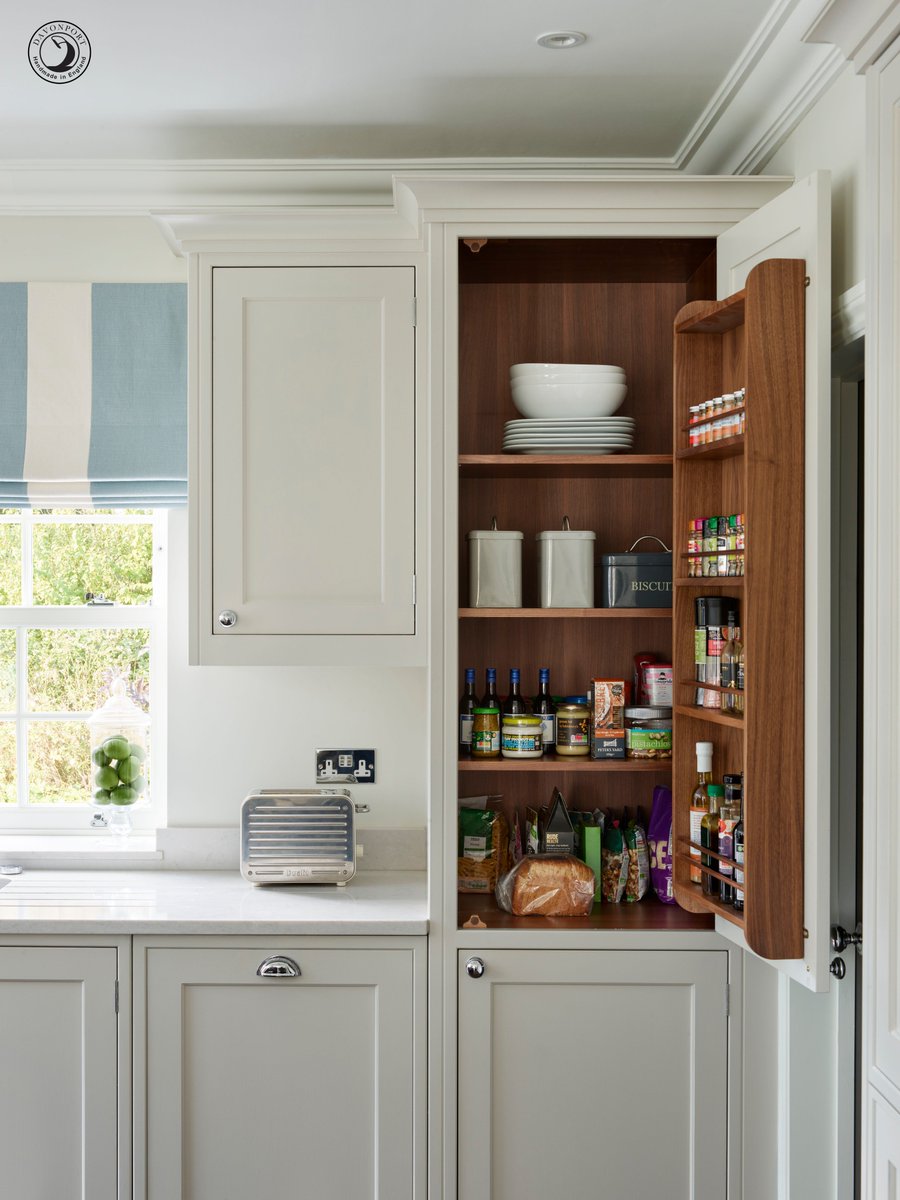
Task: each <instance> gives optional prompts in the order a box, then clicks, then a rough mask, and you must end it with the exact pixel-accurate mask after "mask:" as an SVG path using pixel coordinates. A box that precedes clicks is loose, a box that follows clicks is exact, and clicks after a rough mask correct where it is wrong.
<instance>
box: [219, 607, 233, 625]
mask: <svg viewBox="0 0 900 1200" xmlns="http://www.w3.org/2000/svg"><path fill="white" fill-rule="evenodd" d="M219 624H220V625H221V626H222V628H223V629H231V628H232V626H233V625H237V613H236V612H234V611H233V610H232V609H230V608H223V609H222V611H221V612H220V613H219Z"/></svg>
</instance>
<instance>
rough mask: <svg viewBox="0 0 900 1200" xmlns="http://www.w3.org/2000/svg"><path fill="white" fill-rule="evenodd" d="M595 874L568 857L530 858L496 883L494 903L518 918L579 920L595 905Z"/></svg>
mask: <svg viewBox="0 0 900 1200" xmlns="http://www.w3.org/2000/svg"><path fill="white" fill-rule="evenodd" d="M595 886H596V885H595V881H594V872H593V871H592V870H591V868H590V867H589V866H588V865H587V864H586V863H583V862H581V861H580V859H577V858H572V857H571V855H568V854H529V855H526V856H525V858H523V859H522V860H521V861H520V862H518V863H516V865H515V866H514V867H513V869H512V870H511V871H510V872H509V873H508V874H507V875H504V876H503V878H502V879H500V880H499V882H498V883H497V893H496V895H497V903H498V904H499V905H500V907H501V908H503V909H505V910H506V911H507V912H511V913H514V914H515V915H516V916H519V917H582V916H586V915H587V914H588V913H589V912H590V911H591V908H592V907H593V904H594V888H595Z"/></svg>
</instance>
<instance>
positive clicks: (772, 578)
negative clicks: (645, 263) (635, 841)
mask: <svg viewBox="0 0 900 1200" xmlns="http://www.w3.org/2000/svg"><path fill="white" fill-rule="evenodd" d="M804 279H805V264H804V263H803V262H802V261H800V260H794V259H770V260H767V261H765V262H762V263H760V264H759V265H758V266H756V267H755V268H754V269H753V270H752V271H751V272H750V274H749V275H748V277H747V282H746V286H745V288H744V289H743V290H742V291H741V292H739V293H737V294H735V295H734V296H732V297H729V298H728V299H727V300H724V301H718V302H715V303H705V302H701V301H696V302H693V303H691V304H688V305H686V306H685V307H684V308H683V309H682V310H681V312H680V313H679V314H678V317H677V318H676V321H675V408H674V430H673V432H674V445H675V462H674V468H673V492H674V505H673V521H674V531H675V532H674V537H675V541H676V545H681V544H683V539H684V537H685V536H686V531H687V528H688V521H689V520H690V519H692V518H695V517H697V516H699V515H701V514H702V513H707V512H743V513H744V514H745V518H746V523H747V529H748V541H750V540H752V547H753V554H752V558H751V557H750V556H748V557H747V560H746V566H745V570H746V574H745V575H744V576H716V577H713V578H676V579H675V580H674V587H673V592H674V596H673V599H674V608H673V623H674V628H673V640H674V649H673V654H674V658H673V667H674V674H675V679H676V680H677V684H676V686H677V689H678V693H679V696H680V697H681V698H685V696H686V695H689V694H690V692H691V691H692V690H693V689H695V688H696V687H697V686H702V685H698V684H697V683H696V681H695V680H694V679H693V678H692V676H693V674H694V663H693V649H694V640H693V631H694V599H695V597H696V596H697V595H702V594H703V593H704V592H710V593H711V594H713V595H728V594H736V595H740V597H741V629H742V636H743V638H744V646H745V654H746V659H747V668H746V671H747V677H746V690H745V691H744V715H743V716H742V717H741V716H734V715H730V714H728V713H726V712H722V711H721V710H718V709H707V708H701V707H698V706H696V705H693V704H684V703H676V705H675V711H674V733H673V797H674V811H673V823H674V840H675V843H676V847H677V849H676V853H675V871H674V879H675V895H676V899H677V900H678V903H679V904H680V905H682V906H683V907H684V908H686V909H688V910H690V911H693V912H708V913H714V914H716V915H717V916H720V917H723V918H724V919H725V920H728V921H730V922H731V923H733V924H735V925H738V926H739V927H741V928H742V929H743V931H744V935H745V937H746V940H747V943H748V945H749V946H750V947H751V949H753V950H755V951H756V952H757V953H759V954H760V955H762V956H764V957H766V958H776V959H781V958H799V957H802V955H803V939H804V930H803V812H804V780H803V684H802V680H803V638H804V629H803V545H804V530H803V513H804V433H803V413H804V360H803V353H804V342H805V287H804ZM738 386H744V387H746V390H747V400H746V407H747V408H748V409H749V410H751V413H750V417H749V419H748V421H747V426H746V430H745V432H744V434H743V435H741V436H740V437H734V438H728V439H724V440H722V441H719V442H712V443H708V444H706V445H703V446H693V447H691V446H689V445H688V444H687V429H686V425H687V417H688V413H689V408H690V406H691V405H692V404H697V403H700V402H701V401H703V400H707V399H709V398H710V397H711V396H715V395H719V394H721V393H723V392H726V391H733V390H734V388H735V387H738ZM785 546H790V547H791V555H790V558H789V559H787V558H786V557H785V554H784V547H785ZM715 690H717V691H719V690H721V689H715ZM726 690H727V689H726ZM698 741H711V742H712V743H713V747H714V750H713V771H714V777H715V778H716V779H719V778H721V776H722V775H723V774H724V773H728V772H738V771H740V772H742V773H743V775H744V797H745V806H744V838H745V863H744V873H745V874H744V880H745V882H744V887H743V890H744V891H745V905H744V909H743V911H742V912H741V911H738V910H736V909H734V908H732V907H731V906H728V905H725V904H723V903H722V902H721V901H720V900H719V899H718V898H716V897H709V896H705V895H704V894H703V892H702V889H701V888H700V887H699V885H697V884H694V883H692V882H691V880H690V868H691V866H694V867H696V866H698V865H699V864H698V863H697V860H696V859H692V858H691V856H690V845H691V842H690V812H689V806H690V797H691V794H692V792H693V788H694V786H695V782H696V759H695V754H694V744H695V743H696V742H698ZM706 853H707V854H709V855H710V857H711V858H714V859H716V860H717V861H718V860H720V859H721V861H724V862H726V863H729V864H731V863H732V862H733V860H727V859H724V858H723V857H722V856H720V855H718V854H717V853H715V852H711V851H706ZM700 870H701V872H704V873H706V874H707V875H710V876H712V877H715V878H719V879H723V880H724V881H725V882H728V883H733V880H731V879H728V878H727V877H725V876H723V875H721V873H720V872H718V871H717V870H716V869H715V868H714V867H711V866H703V865H700Z"/></svg>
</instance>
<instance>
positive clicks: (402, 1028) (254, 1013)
mask: <svg viewBox="0 0 900 1200" xmlns="http://www.w3.org/2000/svg"><path fill="white" fill-rule="evenodd" d="M289 953H290V954H291V955H292V957H296V959H297V961H298V963H299V964H300V967H301V975H300V977H299V978H298V979H260V978H259V977H257V975H256V969H257V967H258V966H259V963H260V961H261V960H262V958H264V957H265V954H264V952H262V951H253V950H237V949H235V950H228V949H202V950H192V949H187V948H186V949H184V950H181V949H178V950H175V949H154V950H151V951H150V952H149V956H148V984H147V1005H148V1025H147V1031H148V1039H147V1040H148V1046H147V1049H148V1066H147V1120H148V1156H147V1157H148V1168H147V1169H148V1181H147V1196H148V1197H149V1198H150V1200H177V1198H178V1197H184V1200H223V1198H224V1197H234V1198H235V1200H237V1198H239V1197H240V1198H243V1197H245V1196H251V1195H256V1194H263V1193H265V1192H269V1191H271V1192H273V1193H275V1192H279V1193H280V1192H281V1191H282V1190H283V1189H284V1188H285V1186H286V1185H288V1184H289V1185H290V1187H291V1188H293V1189H295V1190H296V1192H297V1194H298V1195H309V1196H315V1197H316V1198H317V1200H332V1198H333V1200H339V1198H340V1200H388V1198H390V1200H395V1198H396V1200H403V1198H410V1197H412V1195H413V1164H412V1156H413V1147H412V1125H413V1111H412V1105H413V1090H412V1079H413V1062H412V1057H413V1051H412V1032H411V1031H412V1022H413V992H412V989H413V982H412V955H411V953H409V952H407V951H393V950H377V951H363V950H348V951H331V950H314V951H306V950H298V951H296V952H294V951H289Z"/></svg>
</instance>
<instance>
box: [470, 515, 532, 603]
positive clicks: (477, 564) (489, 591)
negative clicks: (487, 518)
mask: <svg viewBox="0 0 900 1200" xmlns="http://www.w3.org/2000/svg"><path fill="white" fill-rule="evenodd" d="M466 540H467V541H468V543H469V607H470V608H521V607H522V542H523V540H524V535H523V534H522V533H520V532H518V531H517V530H515V529H498V528H497V518H496V517H494V518H493V519H492V521H491V528H490V529H472V530H470V532H469V533H468V534H467V535H466Z"/></svg>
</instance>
